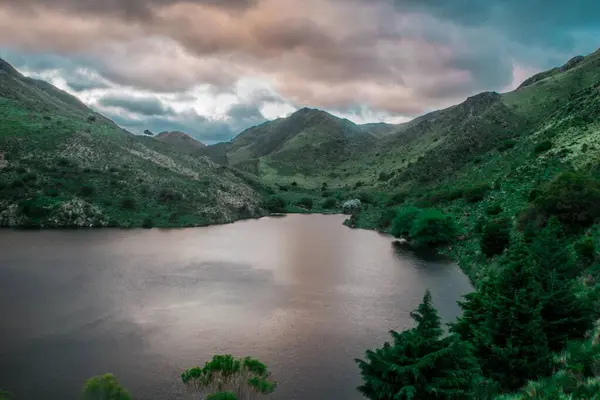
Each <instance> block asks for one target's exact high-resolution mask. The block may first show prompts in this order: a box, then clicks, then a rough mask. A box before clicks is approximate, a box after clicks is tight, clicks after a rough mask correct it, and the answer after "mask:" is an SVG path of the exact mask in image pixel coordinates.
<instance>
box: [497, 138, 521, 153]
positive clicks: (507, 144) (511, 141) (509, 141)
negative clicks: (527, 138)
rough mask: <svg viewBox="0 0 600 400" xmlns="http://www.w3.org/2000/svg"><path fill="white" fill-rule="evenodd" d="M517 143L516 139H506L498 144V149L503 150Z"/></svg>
mask: <svg viewBox="0 0 600 400" xmlns="http://www.w3.org/2000/svg"><path fill="white" fill-rule="evenodd" d="M516 145H517V141H516V140H514V139H507V140H505V141H504V142H502V144H500V146H498V151H500V152H503V151H507V150H510V149H512V148H513V147H515V146H516Z"/></svg>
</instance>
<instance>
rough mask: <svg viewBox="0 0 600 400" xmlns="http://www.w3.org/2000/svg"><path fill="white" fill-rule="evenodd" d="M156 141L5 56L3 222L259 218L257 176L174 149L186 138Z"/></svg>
mask: <svg viewBox="0 0 600 400" xmlns="http://www.w3.org/2000/svg"><path fill="white" fill-rule="evenodd" d="M165 136H166V137H165ZM158 139H159V140H157V139H155V138H152V137H141V136H136V135H132V134H131V133H129V132H127V131H125V130H123V129H121V128H119V127H118V126H117V125H115V124H114V123H113V122H112V121H111V120H109V119H107V118H105V117H104V116H102V115H100V114H98V113H96V112H94V111H93V110H91V109H90V108H88V107H87V106H86V105H85V104H83V103H82V102H81V101H79V100H78V99H77V98H75V97H73V96H71V95H70V94H68V93H66V92H64V91H62V90H59V89H58V88H56V87H54V86H52V85H50V84H48V83H47V82H43V81H39V80H35V79H30V78H27V77H25V76H23V75H21V74H20V73H19V72H18V71H16V70H15V69H14V68H13V67H12V66H10V65H9V64H8V63H7V62H5V61H3V60H0V226H32V227H37V226H42V227H61V226H141V225H145V226H151V225H154V224H155V225H160V226H188V225H189V226H194V225H205V224H211V223H220V222H229V221H234V220H236V219H239V218H242V217H249V216H255V215H261V214H262V210H261V209H260V207H259V204H260V203H261V200H262V195H261V194H260V193H259V190H261V185H260V184H259V183H257V182H256V181H255V180H253V179H251V178H248V177H247V176H245V175H244V174H242V173H240V172H239V171H234V170H231V169H230V168H228V167H222V166H219V165H217V164H215V163H214V162H212V161H211V160H209V159H208V158H206V157H201V156H200V157H199V156H189V155H187V154H184V153H182V152H180V151H177V148H178V146H180V145H181V143H182V142H187V139H185V138H184V137H183V136H182V135H180V134H167V135H163V137H162V138H158ZM161 140H165V141H167V142H168V143H161ZM191 146H195V147H198V148H200V147H202V145H201V144H200V143H197V142H193V143H192V144H191Z"/></svg>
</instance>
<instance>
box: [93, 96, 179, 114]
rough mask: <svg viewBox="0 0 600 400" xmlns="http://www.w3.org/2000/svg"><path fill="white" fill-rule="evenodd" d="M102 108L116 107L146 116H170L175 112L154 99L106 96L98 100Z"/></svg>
mask: <svg viewBox="0 0 600 400" xmlns="http://www.w3.org/2000/svg"><path fill="white" fill-rule="evenodd" d="M98 105H99V106H101V107H109V108H110V107H115V108H121V109H123V110H126V111H129V112H131V113H135V114H141V115H145V116H156V115H170V114H173V110H172V109H171V108H170V107H168V106H166V105H164V104H163V103H162V102H161V101H160V100H159V99H157V98H154V97H133V96H124V95H106V96H104V97H101V98H100V99H99V100H98Z"/></svg>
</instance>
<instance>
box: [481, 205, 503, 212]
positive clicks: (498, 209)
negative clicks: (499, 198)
mask: <svg viewBox="0 0 600 400" xmlns="http://www.w3.org/2000/svg"><path fill="white" fill-rule="evenodd" d="M485 212H486V213H487V214H488V215H498V214H500V213H501V212H502V206H500V204H492V205H490V206H488V208H487V209H486V210H485Z"/></svg>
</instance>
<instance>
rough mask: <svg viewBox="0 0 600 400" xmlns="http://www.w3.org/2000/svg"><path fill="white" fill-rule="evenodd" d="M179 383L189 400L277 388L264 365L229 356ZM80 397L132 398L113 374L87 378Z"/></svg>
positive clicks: (238, 398)
mask: <svg viewBox="0 0 600 400" xmlns="http://www.w3.org/2000/svg"><path fill="white" fill-rule="evenodd" d="M181 381H182V383H183V384H184V385H185V386H186V387H187V389H188V391H189V392H190V394H191V395H192V396H193V398H200V399H207V400H250V399H257V398H258V397H259V396H266V395H268V394H271V393H273V392H274V391H275V389H276V388H277V383H276V382H275V381H273V380H272V379H271V373H270V372H269V370H268V369H267V366H266V365H265V364H263V363H261V362H260V361H258V360H256V359H254V358H251V357H245V358H235V357H233V356H232V355H230V354H225V355H216V356H214V357H213V358H212V360H210V361H207V362H206V363H205V364H204V366H203V367H194V368H190V369H188V370H186V371H184V372H183V373H182V374H181ZM0 396H1V394H0ZM0 398H1V397H0ZM82 398H83V399H84V400H131V399H132V398H135V396H132V395H131V394H130V393H129V391H128V390H127V389H125V388H124V387H123V386H122V385H121V384H120V383H119V382H118V381H117V379H116V377H115V376H114V375H112V374H105V375H100V376H94V377H92V378H90V379H88V381H87V382H86V383H85V385H84V387H83V393H82Z"/></svg>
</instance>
